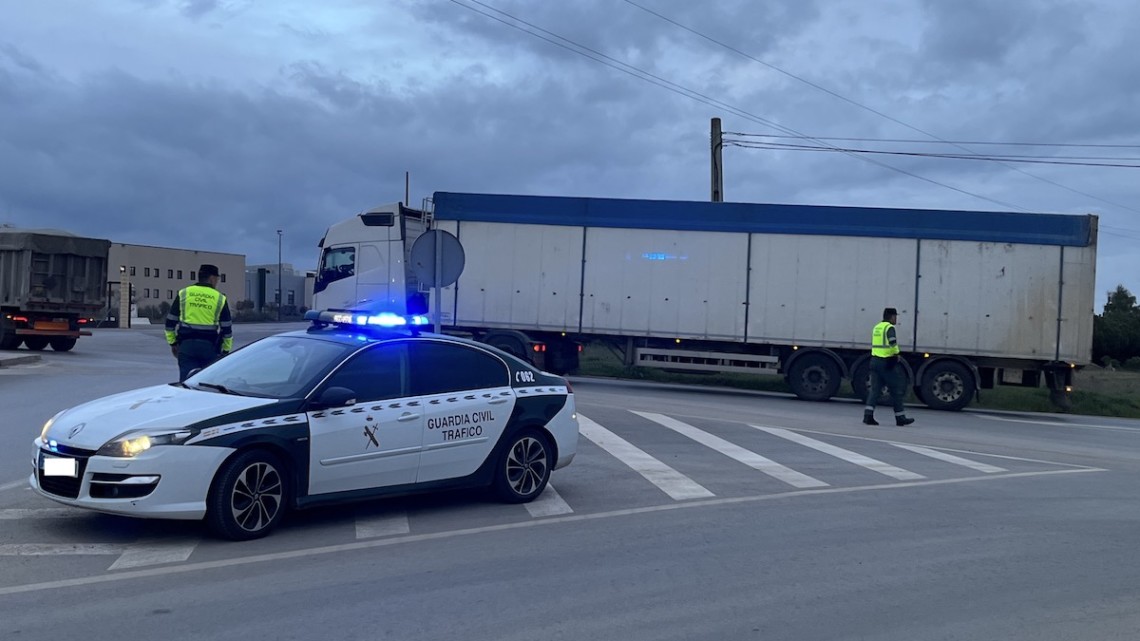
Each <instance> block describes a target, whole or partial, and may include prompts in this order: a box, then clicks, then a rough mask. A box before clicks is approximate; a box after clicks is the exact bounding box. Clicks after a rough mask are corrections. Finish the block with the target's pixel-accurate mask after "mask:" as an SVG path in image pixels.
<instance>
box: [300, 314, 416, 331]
mask: <svg viewBox="0 0 1140 641" xmlns="http://www.w3.org/2000/svg"><path fill="white" fill-rule="evenodd" d="M310 320H313V321H314V322H317V323H332V324H334V325H348V326H352V327H358V328H359V327H384V328H395V327H406V326H413V327H422V326H424V325H430V324H431V321H430V320H428V317H427V316H422V315H412V316H401V315H399V314H394V313H392V312H380V313H371V312H359V311H344V312H333V311H324V312H317V313H316V315H315V318H310Z"/></svg>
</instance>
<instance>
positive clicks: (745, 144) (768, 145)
mask: <svg viewBox="0 0 1140 641" xmlns="http://www.w3.org/2000/svg"><path fill="white" fill-rule="evenodd" d="M724 144H726V145H731V146H734V147H742V148H745V149H771V150H780V151H827V152H837V151H838V152H845V153H846V152H850V153H853V154H878V155H885V156H910V157H915V158H946V159H952V160H983V161H987V162H1022V163H1029V164H1037V165H1066V166H1076V167H1117V168H1128V169H1140V164H1127V163H1109V162H1080V161H1064V160H1043V159H1038V158H1037V157H1032V156H992V155H979V154H946V153H936V152H920V151H888V150H881V149H859V148H854V147H841V148H836V147H818V146H813V145H791V144H785V143H774V142H751V141H742V140H732V139H727V140H725V143H724Z"/></svg>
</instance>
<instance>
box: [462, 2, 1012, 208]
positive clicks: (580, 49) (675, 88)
mask: <svg viewBox="0 0 1140 641" xmlns="http://www.w3.org/2000/svg"><path fill="white" fill-rule="evenodd" d="M449 1H450V2H451V3H452V4H456V5H458V6H460V7H463V8H464V9H467V10H468V11H472V12H474V13H477V14H479V15H482V16H485V17H487V18H491V19H492V20H495V21H496V22H499V23H502V24H504V25H506V26H508V27H510V28H512V29H515V30H518V31H521V32H523V33H525V34H527V35H530V36H533V37H535V38H538V39H539V40H543V41H545V42H548V43H550V44H553V45H555V46H558V47H561V48H563V49H566V50H567V51H570V52H573V53H576V54H578V55H580V56H582V57H584V58H588V59H590V60H593V61H594V62H598V63H600V64H603V65H605V66H607V67H610V68H612V69H616V70H618V71H621V72H622V73H625V74H627V75H630V76H633V77H635V78H638V79H640V80H644V81H646V82H649V83H650V84H654V85H657V86H659V87H662V88H664V89H667V90H669V91H672V92H673V93H676V94H679V95H682V96H685V97H686V98H689V99H691V100H696V101H697V102H701V103H704V104H707V105H710V106H714V107H719V108H721V109H725V110H728V111H729V112H730V113H732V114H734V115H738V116H740V117H742V118H745V119H747V120H751V121H753V122H758V123H760V124H763V125H767V126H768V127H771V128H773V129H775V130H777V131H782V132H784V133H787V134H790V135H795V136H804V137H805V138H807V139H808V140H812V141H815V142H818V143H820V144H821V145H824V146H830V145H828V144H827V143H826V142H823V141H822V140H816V139H814V138H811V137H808V136H806V134H803V133H802V132H799V131H796V130H795V129H792V128H790V127H785V126H784V125H781V124H779V123H776V122H774V121H771V120H768V119H766V118H763V117H761V116H757V115H756V114H753V113H750V112H747V111H744V110H743V109H740V108H738V107H734V106H732V105H729V104H728V103H724V102H721V101H719V100H716V99H715V98H712V97H710V96H707V95H705V94H702V93H700V92H698V91H694V90H692V89H689V88H687V87H684V86H682V85H679V84H677V83H674V82H672V81H670V80H666V79H665V78H662V77H660V76H657V75H655V74H652V73H650V72H648V71H645V70H644V69H641V68H639V67H636V66H634V65H631V64H629V63H626V62H623V61H620V60H617V59H616V58H613V57H611V56H608V55H606V54H604V53H601V52H599V51H596V50H594V49H591V48H589V47H586V46H585V45H581V44H579V43H577V42H575V41H573V40H571V39H569V38H565V37H563V36H560V35H558V34H556V33H554V32H552V31H548V30H546V29H543V28H542V27H539V26H537V25H535V24H533V23H530V22H527V21H526V20H523V19H521V18H518V17H516V16H514V15H511V14H510V13H508V12H506V11H503V10H501V9H496V8H495V7H492V6H490V5H488V4H486V3H483V2H480V1H479V0H468V1H469V2H473V3H474V4H477V5H479V6H480V7H483V8H485V9H488V10H490V11H493V12H495V13H498V14H500V15H503V16H506V17H508V18H510V19H511V20H514V21H516V22H518V23H520V24H523V25H526V26H528V27H530V28H531V29H535V30H537V31H540V32H542V33H545V34H547V35H550V36H553V37H554V38H557V39H558V40H561V41H563V42H565V43H568V44H562V42H556V41H554V40H551V39H550V38H546V37H544V36H542V35H541V34H539V33H535V32H534V31H530V30H528V29H524V28H522V27H520V26H519V25H517V24H513V23H511V22H508V21H506V20H503V19H502V18H499V17H498V16H495V15H492V14H490V13H487V12H485V11H480V10H479V9H477V8H475V7H472V6H470V5H467V4H464V3H463V2H460V1H459V0H449ZM568 45H573V46H572V47H571V46H568ZM587 52H589V53H587ZM590 54H593V55H590ZM613 63H616V64H613ZM618 65H620V66H618ZM847 155H849V156H851V157H852V158H858V159H859V160H862V161H864V162H869V163H871V164H873V165H877V166H879V167H883V168H885V169H890V170H891V171H895V172H898V173H900V174H903V175H906V176H910V177H912V178H917V179H918V180H922V181H924V182H928V183H930V184H932V185H937V186H939V187H943V188H945V189H950V190H953V191H956V192H958V193H960V194H964V195H966V196H971V197H973V198H978V199H980V200H985V201H987V202H990V203H994V204H996V205H1000V206H1002V207H1006V208H1008V209H1016V210H1019V211H1028V210H1027V209H1025V208H1024V207H1019V206H1017V205H1014V204H1011V203H1007V202H1003V201H1000V200H997V199H994V198H990V197H988V196H982V195H980V194H975V193H973V192H970V191H967V190H965V189H961V188H958V187H954V186H953V185H947V184H946V183H942V182H939V181H937V180H934V179H932V178H927V177H925V176H920V175H918V174H915V173H913V172H910V171H907V170H905V169H900V168H898V167H895V166H893V165H890V164H888V163H885V162H881V161H878V160H875V159H873V158H867V157H864V156H860V155H858V154H850V153H848V154H847Z"/></svg>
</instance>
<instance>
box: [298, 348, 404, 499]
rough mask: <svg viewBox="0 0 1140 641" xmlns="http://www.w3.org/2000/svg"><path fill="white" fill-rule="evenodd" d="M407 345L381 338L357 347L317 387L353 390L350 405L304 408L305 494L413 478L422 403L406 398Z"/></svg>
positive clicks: (358, 487) (399, 481)
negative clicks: (307, 441)
mask: <svg viewBox="0 0 1140 641" xmlns="http://www.w3.org/2000/svg"><path fill="white" fill-rule="evenodd" d="M408 381H409V372H408V349H407V345H405V344H403V343H380V344H377V345H375V346H372V347H370V348H368V349H365V350H363V351H361V352H358V353H357V354H355V355H354V356H352V357H351V358H350V359H349V360H348V361H346V362H345V363H344V364H343V365H342V366H341V367H340V368H338V369H337V370H336V371H335V372H333V374H332V376H330V377H329V379H328V380H327V381H325V383H324V384H322V385H321V387H320V389H318V390H317V393H316V395H315V398H319V397H320V393H321V392H322V391H324V390H326V389H329V388H331V387H344V388H347V389H350V390H352V391H354V392H355V393H356V403H355V404H353V405H352V406H351V407H341V408H330V409H322V410H317V411H311V412H309V413H308V417H309V430H310V447H309V452H310V454H309V457H310V460H309V494H310V495H316V494H329V493H332V492H345V491H351V490H362V489H369V488H377V487H389V486H394V485H403V484H407V483H413V482H414V481H415V479H416V471H417V468H418V467H419V462H420V450H421V448H422V446H423V427H424V408H423V407H422V406H421V404H420V403H419V402H418V401H415V400H409V399H407V398H405V396H406V395H407V390H408Z"/></svg>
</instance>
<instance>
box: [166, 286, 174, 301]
mask: <svg viewBox="0 0 1140 641" xmlns="http://www.w3.org/2000/svg"><path fill="white" fill-rule="evenodd" d="M166 300H174V290H173V289H168V290H166Z"/></svg>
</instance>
